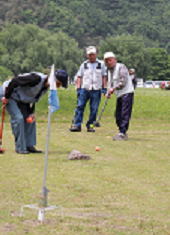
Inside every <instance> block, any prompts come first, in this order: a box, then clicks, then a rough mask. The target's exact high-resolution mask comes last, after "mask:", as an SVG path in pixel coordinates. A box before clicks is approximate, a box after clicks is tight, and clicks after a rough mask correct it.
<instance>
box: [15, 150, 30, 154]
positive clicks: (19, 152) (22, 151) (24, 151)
mask: <svg viewBox="0 0 170 235" xmlns="http://www.w3.org/2000/svg"><path fill="white" fill-rule="evenodd" d="M16 153H18V154H29V151H27V150H16Z"/></svg>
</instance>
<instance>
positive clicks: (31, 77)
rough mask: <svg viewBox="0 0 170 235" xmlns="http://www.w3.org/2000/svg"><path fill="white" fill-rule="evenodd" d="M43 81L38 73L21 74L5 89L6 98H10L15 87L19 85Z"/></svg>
mask: <svg viewBox="0 0 170 235" xmlns="http://www.w3.org/2000/svg"><path fill="white" fill-rule="evenodd" d="M40 81H41V77H40V76H39V75H38V74H35V73H31V74H28V75H23V76H22V75H19V76H18V77H16V78H13V79H12V80H11V82H10V83H9V85H8V87H7V88H6V91H5V98H6V99H9V98H10V96H11V94H12V92H13V90H14V88H16V87H18V86H30V87H33V86H36V85H37V84H38V83H39V82H40Z"/></svg>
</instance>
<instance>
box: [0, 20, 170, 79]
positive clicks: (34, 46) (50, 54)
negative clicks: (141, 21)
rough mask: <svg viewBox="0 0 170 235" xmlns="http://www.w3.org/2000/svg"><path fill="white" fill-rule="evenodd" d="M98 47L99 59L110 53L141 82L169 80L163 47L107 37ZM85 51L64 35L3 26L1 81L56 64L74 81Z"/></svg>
mask: <svg viewBox="0 0 170 235" xmlns="http://www.w3.org/2000/svg"><path fill="white" fill-rule="evenodd" d="M97 46H98V50H99V58H100V59H102V58H103V54H104V52H106V51H113V52H114V53H115V54H116V55H117V58H118V60H119V61H120V62H122V63H125V64H126V65H127V66H128V67H129V68H130V67H133V68H135V69H136V71H137V76H138V77H143V78H144V79H147V80H148V79H151V80H153V79H156V80H165V79H170V55H169V54H168V52H167V50H166V49H165V48H159V47H147V43H146V42H145V41H144V39H143V37H142V36H136V35H126V34H122V35H120V36H114V35H113V36H108V37H106V38H105V39H101V40H100V42H99V44H98V45H97ZM84 59H85V50H84V48H80V46H79V44H78V42H77V41H76V40H75V39H73V38H72V37H70V36H69V35H67V34H66V33H64V32H58V33H52V32H50V31H48V30H44V29H41V28H40V27H38V26H36V25H32V24H25V25H19V24H6V25H5V26H4V27H3V29H2V30H1V32H0V80H1V81H4V80H6V79H7V78H8V77H9V76H11V77H12V76H16V75H17V74H19V73H24V72H30V71H42V72H43V71H44V70H45V69H46V68H47V67H48V66H49V65H51V64H53V63H55V65H56V67H57V68H62V69H65V70H67V72H68V74H69V76H70V77H71V79H73V77H74V75H75V73H76V71H77V69H78V67H79V65H80V63H81V62H82V61H83V60H84Z"/></svg>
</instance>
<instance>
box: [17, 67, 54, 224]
mask: <svg viewBox="0 0 170 235" xmlns="http://www.w3.org/2000/svg"><path fill="white" fill-rule="evenodd" d="M54 72H55V68H54V65H52V67H51V72H50V77H49V83H50V92H51V93H49V101H50V102H49V106H48V123H47V135H46V145H45V155H44V174H43V180H42V192H41V197H40V201H39V205H38V206H37V205H24V206H22V207H21V213H20V215H21V216H23V211H24V208H30V209H35V210H38V221H40V222H41V223H43V222H44V220H45V211H48V210H53V209H56V208H58V206H48V192H49V190H48V189H47V187H46V184H47V183H46V181H47V170H48V153H49V140H50V129H51V114H52V113H53V112H54V111H56V110H57V109H58V108H59V106H58V105H59V101H58V97H57V91H56V82H55V79H54V76H55V75H54ZM51 89H52V90H53V91H51Z"/></svg>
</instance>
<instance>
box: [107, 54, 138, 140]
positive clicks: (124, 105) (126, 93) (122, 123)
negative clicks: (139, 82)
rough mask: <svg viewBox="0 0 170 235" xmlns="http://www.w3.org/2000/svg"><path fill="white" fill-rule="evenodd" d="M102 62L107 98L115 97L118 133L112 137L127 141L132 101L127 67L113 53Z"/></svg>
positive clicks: (130, 82)
mask: <svg viewBox="0 0 170 235" xmlns="http://www.w3.org/2000/svg"><path fill="white" fill-rule="evenodd" d="M104 61H105V64H106V66H107V69H108V92H107V96H108V97H110V96H111V94H113V93H114V94H115V95H116V97H117V100H116V112H115V118H116V124H117V126H118V129H119V133H118V134H116V135H115V136H114V137H113V140H127V139H128V135H127V130H128V127H129V121H130V118H131V113H132V106H133V99H134V87H133V84H132V80H131V78H130V77H129V72H128V69H127V67H126V66H125V65H124V64H122V63H118V62H117V59H116V56H115V54H114V53H113V52H106V53H105V54H104Z"/></svg>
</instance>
